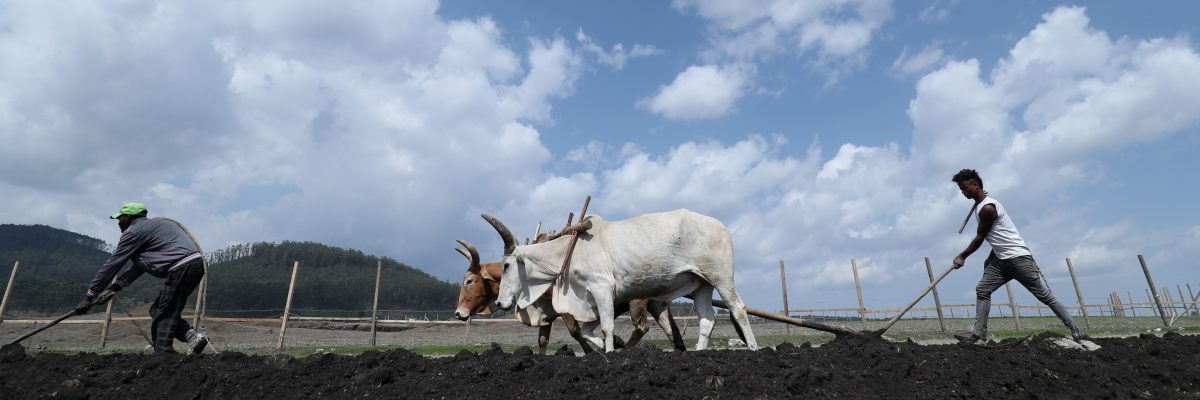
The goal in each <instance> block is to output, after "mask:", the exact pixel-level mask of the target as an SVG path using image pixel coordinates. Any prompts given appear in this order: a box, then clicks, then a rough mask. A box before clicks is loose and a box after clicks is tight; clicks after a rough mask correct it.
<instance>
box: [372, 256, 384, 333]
mask: <svg viewBox="0 0 1200 400" xmlns="http://www.w3.org/2000/svg"><path fill="white" fill-rule="evenodd" d="M381 276H383V260H376V264H375V301H374V302H372V303H371V345H372V346H374V345H375V325H377V324H378V323H379V280H380V279H379V278H380V277H381Z"/></svg>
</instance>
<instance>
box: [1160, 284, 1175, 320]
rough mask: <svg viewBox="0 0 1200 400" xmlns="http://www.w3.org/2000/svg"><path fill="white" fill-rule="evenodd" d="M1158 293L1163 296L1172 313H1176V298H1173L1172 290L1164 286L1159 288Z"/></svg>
mask: <svg viewBox="0 0 1200 400" xmlns="http://www.w3.org/2000/svg"><path fill="white" fill-rule="evenodd" d="M1158 295H1159V296H1162V299H1163V303H1164V304H1166V308H1167V310H1169V311H1171V313H1170V314H1171V315H1172V316H1174V315H1175V299H1172V298H1171V290H1170V289H1167V287H1166V286H1163V287H1161V288H1159V289H1158Z"/></svg>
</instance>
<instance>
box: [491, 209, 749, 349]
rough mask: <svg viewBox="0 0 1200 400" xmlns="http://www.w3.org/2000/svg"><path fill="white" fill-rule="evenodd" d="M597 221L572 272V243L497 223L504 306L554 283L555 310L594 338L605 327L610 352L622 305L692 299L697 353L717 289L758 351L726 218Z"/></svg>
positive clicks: (679, 213)
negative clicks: (528, 235)
mask: <svg viewBox="0 0 1200 400" xmlns="http://www.w3.org/2000/svg"><path fill="white" fill-rule="evenodd" d="M484 218H488V219H491V217H490V216H485V217H484ZM589 220H590V221H591V222H592V227H591V229H589V230H588V231H587V232H584V233H581V234H580V235H579V241H578V243H577V244H576V246H575V250H574V254H573V255H572V256H571V265H570V267H569V270H568V271H569V272H568V274H567V275H568V276H565V277H563V276H560V275H561V267H562V262H563V256H565V255H566V252H567V247H568V245H569V243H570V241H569V240H555V241H550V242H545V243H538V244H532V245H525V246H518V245H517V242H516V240H515V239H514V238H512V234H511V233H508V232H507V229H500V228H501V227H503V225H502V224H499V222H498V221H497V223H496V224H493V225H499V226H497V231H498V232H499V233H500V235H501V238H502V239H504V243H505V251H504V258H503V259H502V260H501V262H500V263H501V265H502V269H503V272H502V277H501V279H500V294H499V297H497V299H496V305H497V307H499V308H501V309H504V310H508V309H511V308H512V307H513V306H517V307H521V308H525V307H529V305H530V304H532V303H533V302H534V301H537V299H538V298H540V297H541V296H542V294H544V293H545V292H546V291H547V290H549V289H550V288H551V286H553V287H554V291H553V293H552V296H551V298H552V302H553V304H554V309H555V311H557V312H558V313H559V314H568V315H571V316H573V317H574V318H575V319H576V320H577V321H579V322H580V323H581V324H582V325H583V327H584V328H585V329H584V332H586V333H589V334H591V335H592V336H594V335H595V333H594V332H595V328H596V327H597V326H598V327H599V328H600V334H601V336H602V340H603V343H604V350H605V351H613V318H614V316H615V314H614V310H613V308H614V307H613V305H614V304H619V303H623V302H628V301H630V300H633V299H642V298H649V299H652V300H657V301H663V302H670V301H671V300H673V299H675V298H678V297H683V296H686V297H690V298H691V299H692V301H694V302H695V307H696V315H697V316H698V317H699V318H700V332H699V341H697V342H696V350H704V349H705V348H707V347H708V339H709V335H710V334H711V333H712V328H713V324H714V322H715V321H714V319H713V316H714V313H713V309H712V292H713V289H714V288H715V289H716V290H717V292H719V293H720V294H721V298H722V299H724V300H725V302H726V303H728V304H729V306H730V314H731V315H730V316H731V319H732V320H733V321H734V328H735V329H736V330H737V332H738V334H739V335H741V337H742V340H743V341H745V342H746V345H747V346H749V347H750V348H751V349H755V348H758V342H757V341H756V340H755V339H754V333H753V332H752V331H751V329H750V320H749V319H748V318H747V316H746V309H745V304H744V303H742V299H741V298H740V297H739V296H738V294H737V290H735V289H734V284H733V239H732V238H731V237H730V234H729V230H728V229H726V228H725V226H724V225H722V224H721V222H719V221H717V220H716V219H713V218H712V217H708V216H705V215H701V214H697V213H694V212H691V211H688V210H685V209H679V210H675V211H670V212H662V213H654V214H645V215H641V216H638V217H634V218H631V219H628V220H624V221H616V222H607V221H604V220H602V219H601V218H598V217H589ZM506 236H507V237H506ZM596 339H600V338H596Z"/></svg>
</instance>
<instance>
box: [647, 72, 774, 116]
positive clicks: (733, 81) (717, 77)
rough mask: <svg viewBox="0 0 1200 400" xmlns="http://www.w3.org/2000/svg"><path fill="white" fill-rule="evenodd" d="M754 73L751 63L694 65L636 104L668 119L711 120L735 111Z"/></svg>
mask: <svg viewBox="0 0 1200 400" xmlns="http://www.w3.org/2000/svg"><path fill="white" fill-rule="evenodd" d="M753 75H754V69H753V67H751V66H748V65H744V64H739V65H732V66H726V67H718V66H715V65H703V66H695V65H693V66H691V67H688V69H686V70H684V71H683V72H681V73H679V76H676V77H675V80H674V81H672V82H671V83H670V84H668V85H664V86H662V87H659V89H658V93H655V94H654V95H653V96H650V97H647V98H644V99H641V100H639V101H638V103H637V106H638V107H640V108H643V109H646V110H648V111H650V112H653V113H655V114H659V115H662V116H664V117H666V118H668V119H675V120H697V119H712V118H718V117H721V116H724V115H726V114H729V113H730V112H733V110H734V106H735V103H736V102H737V100H738V99H739V98H741V97H742V96H743V95H745V94H746V91H747V89H748V88H749V86H750V80H751V78H752V76H753Z"/></svg>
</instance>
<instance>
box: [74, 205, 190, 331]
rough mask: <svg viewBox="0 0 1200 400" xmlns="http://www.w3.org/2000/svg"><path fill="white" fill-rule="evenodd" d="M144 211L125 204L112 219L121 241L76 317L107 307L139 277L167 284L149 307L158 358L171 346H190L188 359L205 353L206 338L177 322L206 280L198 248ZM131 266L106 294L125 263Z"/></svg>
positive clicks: (182, 232)
mask: <svg viewBox="0 0 1200 400" xmlns="http://www.w3.org/2000/svg"><path fill="white" fill-rule="evenodd" d="M146 214H147V211H146V206H144V205H142V204H141V203H126V204H125V205H123V206H121V210H120V211H117V212H116V213H115V214H113V215H112V216H110V218H111V219H115V220H117V226H119V227H120V228H121V239H120V242H119V243H117V249H116V250H115V251H113V255H112V257H109V258H108V261H107V262H105V263H104V265H102V266H101V267H100V270H99V271H97V272H96V277H95V278H92V282H91V284H90V285H89V286H88V290H87V295H86V297H84V299H83V300H82V301H80V302H79V305H77V306H75V312H76V313H77V314H80V315H82V314H86V313H87V312H88V309H89V308H91V307H92V306H93V305H96V304H101V303H104V302H107V301H108V300H109V299H111V298H112V297H113V295H114V294H115V293H116V292H119V291H121V289H123V288H125V287H127V286H129V285H130V284H132V283H133V281H134V280H137V278H138V277H140V276H141V275H142V274H143V273H149V274H150V275H152V276H154V277H157V278H166V282H165V283H164V284H163V287H162V290H160V291H159V292H158V298H157V299H155V300H154V305H152V306H151V307H150V316H151V317H153V319H154V322H153V323H152V325H151V328H150V332H151V336H152V337H153V338H154V339H153V340H154V351H155V352H156V353H158V352H163V353H174V352H175V348H174V346H173V343H174V342H173V341H172V340H179V341H181V342H186V343H187V344H188V350H189V353H191V354H198V353H200V352H202V351H204V348H205V346H207V345H208V338H207V337H205V336H204V335H203V334H201V333H198V332H196V330H195V329H193V328H192V326H191V325H189V324H188V323H187V321H184V320H183V318H181V317H180V314H182V313H183V307H184V304H185V303H187V298H188V296H189V295H191V294H192V291H193V290H195V289H196V286H197V285H199V284H200V279H201V278H203V277H204V257H203V256H202V254H201V253H200V246H199V245H198V244H197V243H196V242H195V241H194V240H192V237H191V236H190V235H189V234H188V233H187V231H185V230H184V228H183V227H182V226H180V225H179V224H178V223H176V222H174V221H171V220H167V219H149V218H146ZM130 260H132V261H133V266H132V267H131V268H130V269H129V270H128V271H125V273H123V274H121V276H120V277H119V278H117V280H116V281H115V282H113V283H112V285H109V286H108V288H107V289H105V288H104V285H105V284H107V283H108V282H110V281H112V279H113V276H115V275H117V273H118V272H120V270H121V267H122V266H124V265H125V262H126V261H130Z"/></svg>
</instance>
